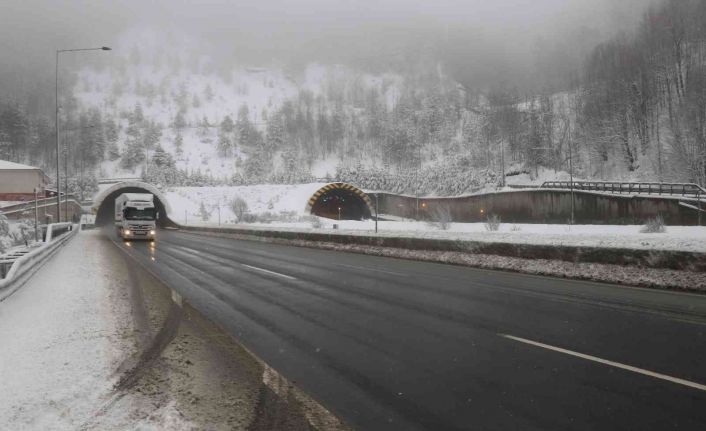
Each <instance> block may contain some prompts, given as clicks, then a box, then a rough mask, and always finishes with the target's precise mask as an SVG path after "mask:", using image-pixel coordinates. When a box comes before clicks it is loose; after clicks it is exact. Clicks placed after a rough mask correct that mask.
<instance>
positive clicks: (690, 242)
mask: <svg viewBox="0 0 706 431" xmlns="http://www.w3.org/2000/svg"><path fill="white" fill-rule="evenodd" d="M319 220H320V221H321V223H322V227H321V228H313V227H312V225H311V222H294V223H280V222H273V223H267V224H264V223H252V224H238V225H237V226H238V227H242V228H254V229H263V230H267V229H277V230H294V231H302V232H332V231H333V229H332V227H333V225H334V224H337V225H338V226H339V229H338V230H336V231H334V232H338V233H340V234H350V235H378V236H385V237H411V238H433V239H448V240H454V241H482V242H501V243H512V244H540V245H554V246H561V245H568V246H581V247H606V248H629V249H647V250H678V251H691V252H699V253H706V227H704V226H667V232H666V233H641V232H640V229H641V228H642V226H637V225H573V226H572V225H558V224H510V223H503V224H501V225H500V228H499V230H498V231H496V232H489V231H487V229H486V226H485V223H451V224H450V225H449V229H448V230H439V229H438V228H436V227H435V226H434V225H432V224H429V223H426V222H415V221H380V222H378V230H379V232H378V233H377V234H375V222H374V221H371V220H366V221H354V220H341V221H337V220H330V219H325V218H319ZM189 225H194V226H217V224H216V223H213V222H208V223H204V222H198V221H190V222H189ZM231 226H233V225H231Z"/></svg>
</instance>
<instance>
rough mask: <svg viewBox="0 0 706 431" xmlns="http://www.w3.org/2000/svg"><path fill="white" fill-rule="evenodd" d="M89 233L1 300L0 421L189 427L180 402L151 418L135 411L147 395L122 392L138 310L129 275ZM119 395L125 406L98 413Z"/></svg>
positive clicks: (7, 424) (13, 425)
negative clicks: (117, 390)
mask: <svg viewBox="0 0 706 431" xmlns="http://www.w3.org/2000/svg"><path fill="white" fill-rule="evenodd" d="M89 240H90V238H89V237H87V236H85V235H79V236H78V237H76V238H75V239H74V240H72V241H70V242H69V243H68V244H67V245H66V246H65V248H64V249H62V250H61V252H60V253H59V254H58V255H57V256H55V257H54V258H53V259H52V260H51V261H49V262H48V263H47V264H46V266H45V267H43V268H42V269H41V270H40V271H39V272H38V273H37V274H36V275H35V276H34V277H33V278H31V279H30V280H29V281H28V282H27V284H26V285H25V286H23V287H22V288H21V289H20V290H18V291H17V292H16V293H15V294H13V295H12V296H10V297H9V298H7V299H6V300H5V301H3V302H0V346H2V348H0V382H2V390H0V429H3V430H24V429H37V430H40V429H46V430H48V429H51V430H74V429H82V426H84V425H86V424H88V423H90V424H91V425H90V426H88V428H89V429H127V428H130V429H155V428H153V427H155V426H156V429H160V428H161V427H169V426H171V427H172V429H175V428H176V429H188V427H186V426H184V425H188V424H184V423H183V421H181V420H180V419H179V417H178V415H176V414H175V411H174V407H173V404H172V405H169V404H167V405H165V406H162V407H161V408H158V409H154V408H153V409H152V410H153V413H154V416H153V417H151V418H149V420H147V419H144V421H143V420H141V419H136V418H135V417H130V415H131V414H132V413H134V412H135V411H136V410H137V403H139V400H137V399H136V398H134V397H133V395H131V394H128V395H126V396H125V397H122V398H121V399H120V400H117V399H116V398H114V394H113V385H114V383H115V381H116V380H117V377H119V376H117V375H116V370H117V368H118V366H119V364H120V363H121V361H123V360H124V359H125V356H126V352H129V351H130V350H131V349H132V345H131V340H130V338H129V337H126V333H127V331H128V325H130V322H131V321H132V318H131V317H130V308H129V304H128V302H127V300H126V298H125V296H124V293H122V294H121V292H124V288H122V286H121V284H120V283H121V282H124V281H125V280H121V279H120V278H116V277H115V271H114V264H111V262H109V261H108V256H106V255H105V253H103V252H101V249H100V248H99V249H96V247H90V246H89V244H88V241H89ZM59 275H60V276H59ZM111 402H115V403H116V405H118V408H114V409H110V411H109V412H105V414H104V415H102V417H101V418H98V419H97V418H96V416H97V415H98V413H99V412H101V411H103V409H104V407H105V406H106V405H108V404H110V403H111ZM143 418H144V417H143ZM164 429H166V428H164Z"/></svg>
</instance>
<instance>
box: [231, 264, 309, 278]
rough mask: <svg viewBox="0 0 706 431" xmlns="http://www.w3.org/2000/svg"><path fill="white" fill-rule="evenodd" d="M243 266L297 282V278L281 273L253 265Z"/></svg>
mask: <svg viewBox="0 0 706 431" xmlns="http://www.w3.org/2000/svg"><path fill="white" fill-rule="evenodd" d="M241 265H243V266H244V267H246V268H250V269H254V270H255V271H262V272H266V273H268V274H272V275H276V276H279V277H284V278H288V279H290V280H296V278H295V277H292V276H290V275H285V274H280V273H279V272H274V271H270V270H269V269H265V268H259V267H257V266H252V265H246V264H244V263H241Z"/></svg>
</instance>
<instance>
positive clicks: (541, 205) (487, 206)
mask: <svg viewBox="0 0 706 431" xmlns="http://www.w3.org/2000/svg"><path fill="white" fill-rule="evenodd" d="M370 195H371V197H373V202H375V195H376V193H370ZM377 197H378V199H379V204H378V205H379V212H380V214H390V215H395V216H399V217H405V218H412V219H415V218H417V215H418V217H419V219H421V220H433V219H434V214H435V212H436V211H437V210H438V209H439V208H441V207H444V208H448V210H449V212H450V214H451V218H452V220H453V221H456V222H481V221H485V220H486V219H487V217H488V215H490V214H495V215H497V216H499V217H500V218H501V220H502V221H503V222H506V223H567V222H568V221H569V219H570V218H571V192H570V191H568V190H546V189H534V190H517V191H507V192H496V193H486V194H482V195H474V196H462V197H448V198H419V199H417V198H415V197H413V196H401V195H394V194H390V193H377ZM680 200H681V201H687V202H688V203H689V204H690V205H698V203H697V202H696V201H695V200H693V199H686V198H684V199H679V198H678V197H664V196H662V197H660V196H643V195H640V196H635V195H631V196H627V195H622V196H621V195H619V194H613V195H611V194H604V193H595V192H585V191H574V206H575V208H574V222H575V223H576V224H643V223H644V222H645V220H647V219H649V218H652V217H655V216H656V215H658V214H659V215H662V217H664V220H665V222H666V223H667V224H669V225H697V224H698V223H699V217H698V213H697V211H695V210H693V209H690V208H686V207H683V206H681V205H679V201H680ZM417 202H419V208H418V209H417ZM702 206H703V207H704V208H705V209H706V203H704V204H702ZM702 222H706V217H704V220H703V221H702Z"/></svg>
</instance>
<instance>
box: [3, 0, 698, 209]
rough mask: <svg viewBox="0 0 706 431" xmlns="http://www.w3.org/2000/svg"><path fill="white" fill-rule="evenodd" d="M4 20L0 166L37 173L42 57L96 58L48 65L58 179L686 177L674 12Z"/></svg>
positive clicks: (690, 76)
mask: <svg viewBox="0 0 706 431" xmlns="http://www.w3.org/2000/svg"><path fill="white" fill-rule="evenodd" d="M7 10H8V14H6V15H4V16H3V18H2V19H3V20H4V21H6V22H4V23H3V24H4V25H3V26H1V29H0V35H2V40H3V44H2V46H0V52H2V54H3V56H4V57H3V58H4V60H3V62H2V65H1V66H2V75H1V76H0V105H2V112H3V113H2V134H3V135H2V136H3V137H2V139H1V140H0V141H1V142H2V145H0V151H2V154H3V157H4V158H7V159H11V160H17V161H27V162H31V163H35V164H38V165H40V166H45V167H48V166H52V164H53V161H54V160H55V155H54V153H53V150H52V148H53V142H52V140H53V137H52V131H53V117H52V116H53V102H54V98H53V90H54V89H53V84H54V82H53V78H54V76H53V72H54V70H53V67H54V52H55V50H56V49H58V48H62V49H64V48H74V47H93V46H102V45H108V46H111V47H112V48H113V51H110V52H89V53H78V54H75V53H66V54H62V57H61V63H60V67H59V88H60V90H59V103H60V116H59V121H60V125H61V129H62V130H64V132H62V134H61V136H60V139H61V141H62V147H63V148H65V150H63V151H65V153H66V154H69V155H70V156H69V158H70V160H72V162H71V167H70V168H69V170H70V175H71V176H72V177H73V178H74V179H75V181H74V183H75V184H76V187H79V183H81V182H84V183H85V182H86V178H89V180H88V182H90V181H94V180H93V179H95V178H97V177H101V176H110V175H128V176H130V175H132V176H143V177H145V178H146V179H149V180H151V181H153V182H156V183H159V184H162V185H164V186H169V185H179V184H181V185H184V184H190V185H198V184H252V183H262V182H302V181H308V180H311V179H312V178H314V177H316V176H320V175H330V176H336V177H337V178H339V179H348V180H350V181H355V182H357V183H358V184H361V185H363V186H366V187H371V188H381V189H388V190H395V191H398V192H408V191H409V190H411V189H414V190H415V191H416V192H420V191H421V192H424V193H430V194H439V195H449V194H459V193H466V192H471V191H474V190H478V189H480V188H483V187H495V186H497V185H501V186H502V185H504V184H505V183H506V181H510V180H511V178H510V177H515V179H516V178H523V179H524V180H526V181H538V180H539V179H540V178H545V177H547V176H552V175H553V176H555V177H557V176H561V175H564V173H565V172H566V171H567V170H568V168H569V166H568V165H569V163H568V160H569V159H568V157H569V154H570V152H573V155H572V156H571V158H572V160H573V162H574V163H573V166H574V171H575V172H574V174H575V175H577V176H579V177H583V178H597V179H633V180H655V179H659V180H666V179H671V180H680V181H695V182H702V180H703V178H704V175H705V172H704V169H703V168H702V164H703V160H702V159H703V157H702V156H699V154H702V153H701V152H700V151H701V150H700V148H702V147H703V146H704V144H703V142H702V139H701V138H700V136H701V135H699V133H695V132H694V130H698V127H697V128H696V129H694V128H693V127H692V125H694V124H697V125H698V124H699V121H700V119H701V114H699V112H701V111H699V109H700V108H699V106H700V105H699V104H700V103H701V101H702V98H701V96H699V94H700V93H699V92H700V91H701V90H700V88H701V84H700V83H699V82H700V81H699V80H698V77H699V76H703V74H702V73H701V71H702V68H703V60H702V55H703V53H702V47H701V45H699V44H698V40H700V39H699V38H700V37H701V35H702V34H703V31H704V30H703V24H700V21H699V17H701V16H703V11H704V7H703V5H702V4H701V3H700V2H698V1H695V0H690V1H683V2H679V1H674V0H670V1H664V2H658V3H656V4H654V5H650V3H649V2H647V1H642V0H631V1H621V2H614V1H608V0H601V1H595V2H585V1H578V0H572V1H558V0H542V1H537V2H531V3H528V2H523V1H519V0H508V1H504V2H483V1H464V2H461V1H456V0H444V1H440V2H435V3H434V4H433V5H430V4H428V3H425V2H402V1H399V0H386V1H382V2H377V3H376V4H372V3H370V2H362V1H346V2H330V1H320V0H315V1H307V2H286V1H271V2H264V3H260V2H250V1H246V2H238V3H237V4H229V3H223V2H215V1H213V2H205V3H200V4H198V5H191V4H188V5H186V4H180V3H179V4H177V3H172V2H152V3H149V4H141V3H137V2H121V3H120V4H117V5H114V4H112V3H110V2H100V1H99V2H91V3H87V4H69V5H62V6H59V5H54V4H52V3H50V2H42V1H37V2H29V3H27V2H19V1H14V0H12V1H11V2H10V3H9V4H8V8H7ZM89 129H90V130H89ZM570 149H572V150H573V151H570ZM62 157H63V156H62ZM148 177H149V178H148ZM91 178H93V179H91ZM79 179H81V181H79ZM81 187H83V186H81Z"/></svg>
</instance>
